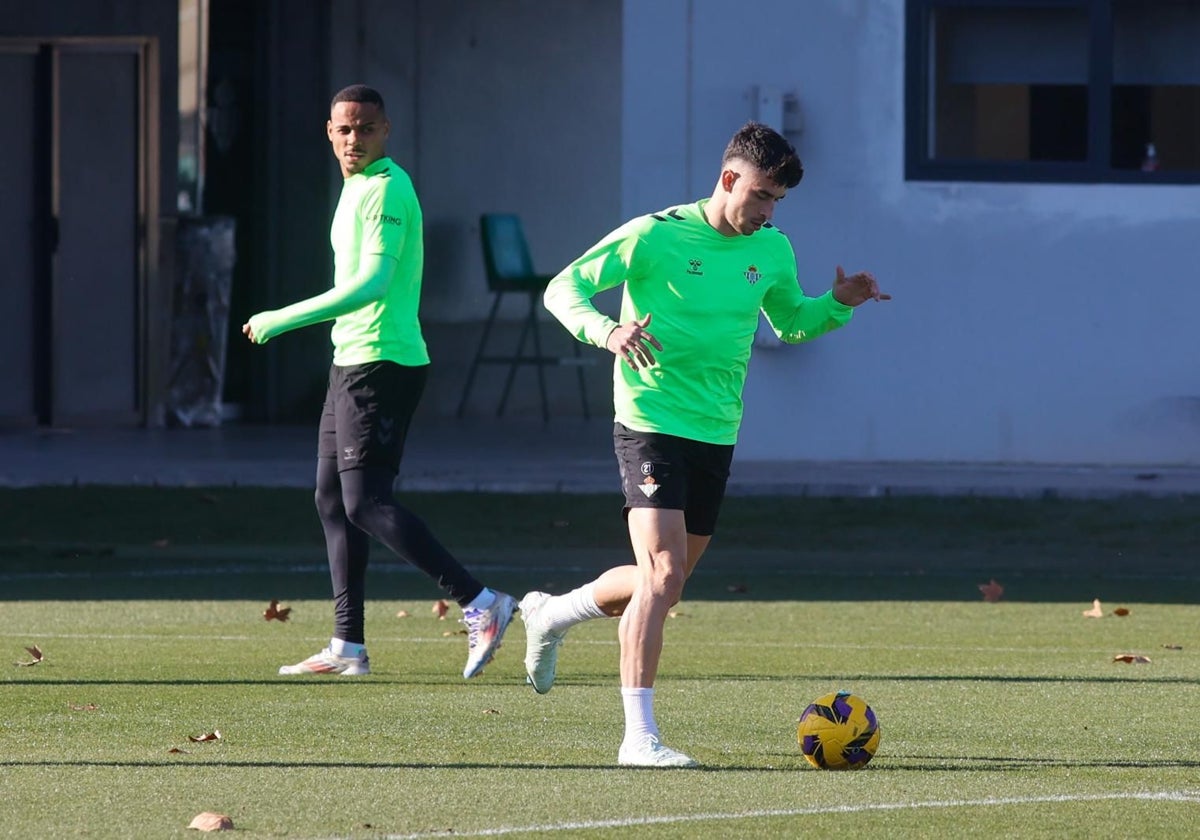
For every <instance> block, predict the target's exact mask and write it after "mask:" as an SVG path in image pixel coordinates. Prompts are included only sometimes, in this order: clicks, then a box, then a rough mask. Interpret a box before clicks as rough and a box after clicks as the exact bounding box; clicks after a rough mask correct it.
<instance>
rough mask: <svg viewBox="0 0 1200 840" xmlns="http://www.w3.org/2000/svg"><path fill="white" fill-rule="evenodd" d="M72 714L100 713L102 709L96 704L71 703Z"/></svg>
mask: <svg viewBox="0 0 1200 840" xmlns="http://www.w3.org/2000/svg"><path fill="white" fill-rule="evenodd" d="M68 705H69V706H70V708H71V711H72V712H98V711H100V707H99V706H97V705H96V704H95V703H82V704H79V703H69V704H68Z"/></svg>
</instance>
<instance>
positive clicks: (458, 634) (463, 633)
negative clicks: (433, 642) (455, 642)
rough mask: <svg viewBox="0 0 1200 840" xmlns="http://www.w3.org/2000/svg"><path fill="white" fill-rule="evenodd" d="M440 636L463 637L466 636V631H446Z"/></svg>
mask: <svg viewBox="0 0 1200 840" xmlns="http://www.w3.org/2000/svg"><path fill="white" fill-rule="evenodd" d="M442 635H443V636H465V635H467V631H466V630H447V631H446V632H444V633H442Z"/></svg>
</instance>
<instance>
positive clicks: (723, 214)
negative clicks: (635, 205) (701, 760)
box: [519, 122, 891, 767]
mask: <svg viewBox="0 0 1200 840" xmlns="http://www.w3.org/2000/svg"><path fill="white" fill-rule="evenodd" d="M803 174H804V170H803V167H802V166H801V163H800V160H799V158H798V157H797V155H796V151H795V149H794V148H793V147H792V146H791V144H790V143H788V141H787V140H786V139H785V138H784V137H782V136H781V135H780V134H778V133H777V132H775V131H774V130H773V129H771V128H769V127H767V126H764V125H761V124H759V123H754V122H751V123H748V124H746V125H745V126H744V127H743V128H741V129H740V130H739V131H738V132H737V133H736V134H735V135H734V136H733V138H732V139H731V140H730V142H729V145H728V147H727V148H726V150H725V154H724V156H723V158H722V161H721V171H720V175H719V177H718V179H717V184H716V186H715V188H714V190H713V193H712V195H711V196H710V197H709V198H707V199H703V200H701V201H697V202H695V203H693V204H686V205H680V206H678V207H673V208H670V209H667V210H664V211H663V212H661V213H653V214H651V215H648V216H642V217H639V218H636V219H633V220H632V221H630V222H627V223H626V224H625V225H623V226H621V227H619V228H618V229H616V230H615V231H613V232H612V233H610V234H609V235H608V236H606V237H604V238H603V239H602V240H600V242H598V243H597V244H596V245H594V246H593V247H592V248H591V249H590V250H588V251H587V252H586V253H584V254H583V255H582V256H581V257H579V258H578V259H577V260H575V261H574V262H573V263H571V264H570V265H569V266H567V267H566V268H565V269H564V270H563V271H562V272H561V273H559V274H558V276H556V277H555V278H554V279H553V280H552V281H551V283H550V285H549V286H548V287H547V289H546V292H545V304H546V308H547V309H549V310H550V312H551V313H553V314H554V316H555V317H556V318H558V320H559V321H561V322H562V324H563V325H564V326H565V327H566V328H567V330H568V331H570V332H571V334H572V335H574V336H575V337H576V338H577V339H579V340H580V341H583V342H587V343H589V344H593V345H595V346H597V347H604V348H606V349H608V350H609V351H610V352H612V353H613V354H614V356H615V357H616V358H615V361H614V370H613V402H614V414H615V421H616V422H615V424H614V430H613V440H614V448H615V451H616V455H617V461H618V464H619V466H620V474H621V484H622V488H623V490H624V494H625V516H626V520H627V524H628V528H629V537H630V542H631V544H632V547H633V552H634V556H635V560H636V565H622V566H617V567H614V568H611V569H609V570H608V571H606V572H604V573H603V574H601V575H600V576H599V577H598V578H596V579H595V580H593V581H591V582H590V583H587V584H585V585H584V586H581V587H579V588H578V589H575V590H574V591H572V592H569V593H566V594H564V595H559V596H550V595H548V594H546V593H544V592H530V593H527V594H526V595H525V597H524V598H523V599H522V600H521V603H520V605H519V607H520V610H521V618H522V620H523V621H524V622H525V627H526V655H525V667H526V671H527V673H528V677H529V681H530V682H531V683H532V685H533V687H534V689H535V690H536V691H538V692H539V693H542V694H544V693H546V692H548V691H549V690H550V688H551V687H552V686H553V684H554V678H555V673H556V669H557V660H558V649H559V646H560V645H561V644H562V640H563V637H564V635H565V634H566V632H567V630H568V629H569V628H570V627H572V626H573V625H575V624H577V623H579V622H581V621H587V620H590V619H594V618H601V617H605V616H614V617H615V616H620V624H619V630H618V635H619V639H620V646H621V655H620V678H621V698H622V702H623V705H624V710H625V732H624V737H623V739H622V742H621V745H620V748H619V750H618V752H617V763H618V764H620V765H622V766H631V767H695V766H697V762H696V761H695V760H694V759H692V758H691V757H690V756H688V755H686V754H685V753H682V752H680V751H678V750H675V749H672V748H670V747H668V746H666V745H665V744H664V743H663V742H662V740H661V736H660V733H659V729H658V725H657V723H656V721H655V717H654V710H653V701H654V680H655V677H656V676H657V674H658V667H659V659H660V656H661V654H662V648H663V626H664V623H665V620H666V617H667V611H668V610H669V609H670V608H671V606H673V605H674V604H675V603H677V602H678V601H679V599H680V597H681V595H682V592H683V586H684V583H685V581H686V580H687V578H688V576H689V575H690V574H691V572H692V570H693V569H695V567H696V564H697V562H699V560H700V557H701V555H703V553H704V550H705V549H706V548H707V547H708V544H709V541H710V540H711V539H712V535H713V532H714V529H715V527H716V522H717V516H718V512H719V510H720V507H721V501H722V499H723V497H724V494H725V485H726V482H727V480H728V477H729V468H730V464H731V463H732V459H733V449H734V444H735V443H736V441H737V433H738V428H739V426H740V424H741V419H742V388H743V385H744V383H745V378H746V368H747V364H748V362H749V359H750V351H751V345H752V342H753V340H754V335H755V331H756V330H757V328H758V323H759V312H760V311H761V312H763V313H764V314H765V315H766V317H767V320H768V322H769V323H770V325H771V327H772V328H773V329H774V331H775V334H776V335H777V336H778V337H779V338H780V339H781V340H782V341H784V342H787V343H790V344H794V343H799V342H801V341H807V340H809V339H813V338H816V337H818V336H820V335H823V334H824V333H826V332H829V331H830V330H833V329H836V328H838V327H840V326H843V325H844V324H845V323H846V322H848V321H849V320H850V317H851V315H852V313H853V311H854V308H855V307H857V306H859V305H861V304H863V303H865V302H866V301H869V300H874V301H882V300H890V298H891V296H890V295H887V294H883V293H882V292H880V290H879V285H878V283H877V282H876V280H875V278H874V277H873V276H872V275H871V274H869V273H867V272H859V273H855V274H850V275H847V274H845V272H844V271H843V270H842V268H841V267H840V266H838V267H837V269H836V271H835V276H834V281H833V287H832V289H831V290H830V291H828V292H826V293H825V294H823V295H820V296H819V297H808V296H806V295H805V294H804V293H803V291H802V290H801V289H800V287H799V285H798V284H797V279H796V259H795V254H794V252H793V250H792V246H791V244H790V243H789V242H788V239H787V237H786V236H784V235H783V233H781V232H780V231H779V230H778V229H777V228H775V227H774V226H773V225H772V224H771V218H772V214H773V213H774V209H775V205H776V203H777V202H779V201H780V200H782V199H783V197H784V196H785V195H786V194H787V191H788V190H789V189H791V188H793V187H795V186H796V185H797V184H798V183H799V182H800V179H801V177H802V176H803ZM622 284H624V290H623V296H622V302H621V315H620V317H621V320H620V322H616V321H614V320H612V319H611V318H609V317H608V316H606V315H604V314H602V313H600V312H599V311H598V310H597V309H596V308H595V307H594V306H593V305H592V302H591V299H592V297H593V296H594V295H596V294H597V293H599V292H601V291H604V290H605V289H610V288H614V287H616V286H619V285H622Z"/></svg>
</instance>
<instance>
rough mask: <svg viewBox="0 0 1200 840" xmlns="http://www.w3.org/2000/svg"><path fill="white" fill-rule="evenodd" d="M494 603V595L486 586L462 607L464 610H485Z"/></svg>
mask: <svg viewBox="0 0 1200 840" xmlns="http://www.w3.org/2000/svg"><path fill="white" fill-rule="evenodd" d="M495 601H496V593H495V592H493V591H492V590H490V589H488V588H487V587H486V586H485V587H483V589H482V590H480V592H479V594H478V595H476V596H475V600H473V601H472V602H471V603H469V604H467V605H466V606H465V607H463V609H464V610H486V609H487V608H488V607H490V606H491V605H492V604H493V603H495Z"/></svg>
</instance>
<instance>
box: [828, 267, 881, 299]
mask: <svg viewBox="0 0 1200 840" xmlns="http://www.w3.org/2000/svg"><path fill="white" fill-rule="evenodd" d="M833 297H834V299H835V300H836V301H837V302H838V303H842V304H845V305H846V306H858V305H859V304H860V303H865V302H867V301H868V300H891V299H892V296H891V295H887V294H884V293H883V292H881V291H879V284H878V283H876V282H875V275H873V274H871V273H870V272H869V271H860V272H858V273H856V274H851V275H850V276H848V277H847V276H846V272H845V271H843V270H842V267H841V266H840V265H839V266H838V267H837V277H836V278H834V281H833Z"/></svg>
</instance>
